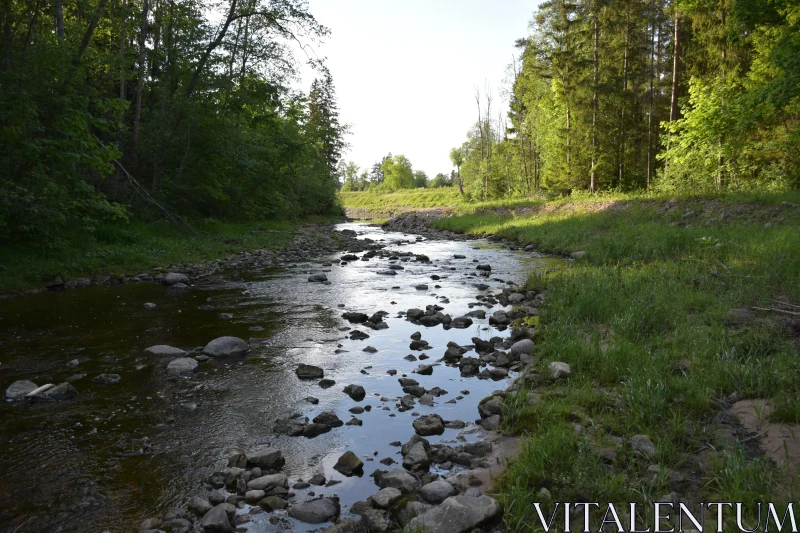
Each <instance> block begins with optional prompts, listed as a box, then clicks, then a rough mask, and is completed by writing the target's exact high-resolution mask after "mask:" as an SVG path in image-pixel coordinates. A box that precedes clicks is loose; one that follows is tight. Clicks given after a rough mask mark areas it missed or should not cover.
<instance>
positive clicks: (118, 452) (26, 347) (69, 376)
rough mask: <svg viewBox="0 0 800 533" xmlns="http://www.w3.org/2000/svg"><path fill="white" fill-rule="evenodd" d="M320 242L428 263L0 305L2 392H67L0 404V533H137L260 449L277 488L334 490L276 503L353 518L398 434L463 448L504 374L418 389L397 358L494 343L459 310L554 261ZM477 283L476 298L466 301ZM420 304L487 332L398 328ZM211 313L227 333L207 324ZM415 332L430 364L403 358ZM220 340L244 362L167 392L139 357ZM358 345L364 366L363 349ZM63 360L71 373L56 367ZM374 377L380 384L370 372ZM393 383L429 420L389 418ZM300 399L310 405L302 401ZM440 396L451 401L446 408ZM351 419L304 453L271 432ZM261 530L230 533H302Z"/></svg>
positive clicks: (460, 248) (296, 526)
mask: <svg viewBox="0 0 800 533" xmlns="http://www.w3.org/2000/svg"><path fill="white" fill-rule="evenodd" d="M336 229H337V230H354V231H355V232H356V233H357V234H358V238H359V239H364V238H369V239H372V240H374V241H375V242H378V243H380V244H383V245H385V246H386V249H387V250H391V251H396V252H401V253H403V252H413V253H414V254H425V255H427V256H428V257H429V258H430V262H417V261H414V257H413V256H412V257H411V258H410V259H411V260H410V261H397V262H396V264H399V265H402V266H403V267H404V269H403V270H398V271H397V275H395V276H384V275H378V273H377V272H378V271H379V270H385V269H386V268H387V266H388V264H389V261H388V260H387V259H385V258H380V257H375V258H373V259H371V260H369V261H361V260H358V261H351V262H349V263H347V264H346V265H344V266H343V265H341V264H340V263H339V256H340V255H341V254H343V253H346V252H347V250H342V251H341V254H337V255H336V256H327V257H319V258H317V259H316V260H314V261H308V262H304V263H287V264H284V265H283V266H282V267H280V268H270V269H263V268H262V269H250V270H232V269H229V270H225V271H223V272H220V273H218V274H216V275H214V276H212V277H210V278H207V279H205V280H203V282H202V283H196V284H194V285H192V286H191V287H190V288H189V289H186V290H173V289H168V288H167V287H165V286H163V285H159V284H156V283H126V284H122V285H118V286H111V285H98V286H93V287H89V288H84V289H76V290H67V291H62V292H49V293H43V294H38V295H34V296H26V297H22V298H16V299H11V300H5V301H2V302H0V363H1V364H0V386H2V388H3V390H5V388H6V387H8V386H9V385H10V384H11V383H12V382H14V381H16V380H23V379H26V380H31V381H33V382H35V383H36V384H38V385H43V384H46V383H62V382H64V381H69V382H71V383H72V385H73V386H74V387H75V388H76V389H77V391H78V393H79V394H78V396H77V397H75V398H73V399H71V400H67V401H62V402H58V403H29V402H4V403H3V404H2V405H0V421H1V422H2V425H1V426H0V427H2V430H0V447H1V449H2V451H3V453H2V455H0V502H2V503H0V532H9V533H11V532H17V533H25V532H45V531H46V532H48V533H50V532H84V533H88V532H97V533H101V532H105V531H109V532H113V533H117V532H131V531H137V525H138V524H139V523H140V522H141V521H142V520H143V519H145V518H148V517H152V516H157V515H162V514H163V513H164V512H166V511H167V510H169V509H171V508H173V507H176V506H178V507H181V506H184V507H185V504H186V501H187V500H188V498H189V497H191V496H194V495H203V494H207V493H208V492H210V491H211V490H212V489H210V487H208V486H207V484H206V483H205V480H206V479H207V478H208V477H209V475H211V474H212V473H214V472H216V471H220V470H222V469H223V468H225V467H226V466H227V461H228V457H230V456H231V454H232V453H234V451H235V450H250V449H254V448H258V447H262V446H266V445H269V446H271V447H274V448H278V449H279V450H281V451H282V452H283V456H284V457H285V459H286V464H285V466H284V467H283V469H282V473H284V474H286V475H287V476H289V479H290V483H294V482H295V481H297V480H299V479H303V480H308V479H309V478H310V477H311V476H313V475H315V474H324V475H325V476H326V478H327V479H328V480H337V481H341V482H340V483H338V484H335V485H332V486H330V487H325V486H323V487H316V486H312V487H311V488H309V489H304V490H296V491H294V492H295V494H296V495H295V496H294V499H293V500H298V501H303V500H305V499H306V498H307V495H306V494H304V493H306V492H308V491H310V490H313V491H314V493H315V494H316V495H334V494H335V495H338V497H339V499H340V502H341V505H342V509H343V512H346V508H347V507H348V506H349V505H351V504H352V503H353V502H355V501H358V500H364V499H366V498H367V497H368V496H370V495H372V494H374V493H375V492H376V491H377V490H378V487H377V486H376V485H375V483H374V482H373V480H372V478H370V477H369V475H370V473H372V472H373V471H374V470H375V469H377V468H383V469H386V468H387V467H386V466H384V465H383V464H381V463H380V462H379V460H380V459H383V458H386V457H392V458H394V459H395V460H397V461H398V462H402V458H401V457H400V450H399V448H397V447H393V446H391V445H390V444H389V443H390V442H392V441H401V442H406V441H407V440H408V439H409V438H410V437H411V436H412V435H413V434H414V429H413V428H412V425H411V423H412V421H413V420H414V419H415V418H417V416H419V415H426V414H431V413H437V414H439V415H441V416H442V417H443V418H444V419H445V420H463V421H465V422H467V426H466V428H465V429H446V430H445V432H444V434H443V435H441V436H435V437H428V439H429V440H430V441H431V443H439V442H461V443H463V442H465V441H474V440H475V439H477V438H479V436H480V431H476V426H475V425H474V424H473V422H474V421H475V419H476V418H478V410H477V406H478V403H479V402H480V400H481V399H482V398H484V397H485V396H487V395H490V394H491V393H492V392H493V391H496V390H500V389H504V388H506V387H507V386H508V384H509V379H511V378H512V377H513V373H512V374H511V375H510V376H509V378H508V379H502V380H498V381H493V380H488V379H487V380H481V379H478V378H476V377H470V378H463V377H461V375H460V373H459V370H458V368H457V367H450V366H446V365H444V364H439V365H437V366H434V370H433V374H432V375H429V376H422V375H418V374H412V370H414V369H415V368H416V367H417V366H419V365H420V361H409V360H406V359H404V358H405V357H406V356H407V355H408V354H409V353H413V354H415V356H419V355H420V354H422V353H426V354H427V355H429V356H430V359H428V360H426V361H424V362H425V363H428V364H436V362H437V361H438V360H439V359H440V358H441V357H442V354H443V353H444V351H445V349H446V345H447V343H448V342H449V341H454V342H456V343H458V344H459V345H469V344H471V343H472V341H471V338H472V337H480V338H482V339H489V338H490V337H493V336H497V335H499V336H503V337H505V336H506V335H507V333H502V332H499V331H497V330H496V329H495V328H494V327H492V326H490V325H489V324H488V316H489V315H491V313H492V312H494V311H496V310H498V309H503V307H502V306H501V305H499V304H498V305H495V306H494V307H492V308H491V309H490V308H489V307H487V306H484V307H474V306H475V304H479V302H478V301H477V300H476V299H475V297H476V296H477V295H478V294H481V293H490V292H493V291H494V292H498V291H499V290H500V289H502V288H504V287H508V286H509V284H519V283H522V282H524V281H525V278H526V276H527V274H528V272H530V271H532V270H544V269H548V268H552V267H553V266H554V265H556V264H558V263H560V262H561V261H562V260H560V259H554V258H549V257H543V256H538V255H537V254H532V253H526V252H515V251H510V250H508V249H506V248H504V247H502V246H500V245H498V244H495V243H491V242H487V241H483V240H474V241H461V242H455V241H441V240H425V239H421V240H418V238H417V237H416V236H414V235H407V234H401V233H392V232H387V231H383V230H382V229H380V228H377V227H374V226H369V225H366V224H360V223H342V224H339V225H337V227H336ZM360 255H361V254H359V256H360ZM457 255H463V256H465V258H464V259H456V258H455V257H454V256H457ZM476 261H477V263H476ZM326 263H330V264H331V265H332V266H324V265H325V264H326ZM478 263H481V264H483V263H488V264H490V265H491V268H492V270H491V275H490V276H489V277H477V276H476V264H478ZM319 272H325V273H326V275H327V278H328V280H329V281H330V283H329V284H323V283H311V282H309V281H308V277H309V275H310V274H313V273H319ZM432 275H436V276H439V278H440V279H432V278H431V276H432ZM478 283H485V284H486V285H488V286H489V289H487V290H485V291H479V289H478V288H476V285H477V284H478ZM419 284H426V285H427V286H428V288H427V290H420V289H418V288H415V287H416V286H417V285H419ZM443 299H446V300H443ZM443 302H445V303H443ZM145 303H154V304H155V307H146V306H145ZM432 304H437V305H441V306H442V307H444V311H443V312H444V313H448V314H449V315H451V316H452V317H453V318H455V317H458V316H462V315H464V314H465V313H467V312H469V311H471V310H474V309H485V310H486V311H487V319H475V320H474V324H473V325H472V326H470V327H469V328H467V329H455V328H453V329H448V330H445V329H443V327H442V326H436V327H429V328H426V327H423V326H421V325H419V324H413V323H411V322H409V321H408V320H407V319H406V318H405V317H404V316H400V315H398V312H405V311H406V310H408V309H409V308H420V309H425V306H426V305H432ZM379 310H382V311H387V312H388V313H389V314H388V316H387V317H386V318H385V322H386V323H387V324H388V326H389V327H388V329H383V330H372V329H368V328H364V327H359V325H358V324H350V323H349V322H347V321H346V320H344V319H343V318H342V313H343V312H345V311H351V312H353V311H357V312H363V313H366V314H367V315H372V314H373V313H375V312H376V311H379ZM223 314H230V315H231V316H232V318H222V317H220V315H223ZM223 317H224V315H223ZM345 328H354V329H359V330H361V331H364V332H366V333H367V334H368V335H369V338H368V339H365V340H350V338H349V336H348V334H349V331H347V330H346V329H345ZM416 331H420V332H421V333H422V338H423V339H424V340H426V341H428V343H429V344H430V346H431V348H430V349H427V350H424V351H422V352H420V351H414V352H412V351H411V350H410V349H409V343H410V336H411V335H412V333H414V332H416ZM224 335H232V336H237V337H241V338H243V339H245V340H249V341H250V346H251V349H250V352H249V353H248V354H247V355H246V356H244V357H235V358H229V359H210V360H207V361H203V362H201V363H200V365H199V368H198V370H197V372H196V373H194V374H192V375H191V376H190V377H189V378H186V379H170V378H168V377H167V375H166V372H165V367H166V361H164V360H159V359H155V358H153V357H152V356H148V355H146V354H144V352H143V350H144V349H145V348H147V347H148V346H152V345H158V344H167V345H171V346H175V347H179V348H182V349H184V350H187V351H191V350H193V349H195V348H196V347H202V346H204V345H205V344H206V343H207V342H209V341H211V340H212V339H214V338H216V337H220V336H224ZM367 346H372V347H374V348H375V349H376V350H377V352H375V353H368V352H365V351H363V350H364V348H365V347H367ZM471 355H474V354H471ZM74 359H78V361H79V364H78V366H77V367H68V366H67V363H68V362H69V361H72V360H74ZM299 364H308V365H315V366H319V367H322V368H323V369H324V370H325V377H326V378H331V379H334V380H335V381H336V385H334V386H333V387H330V388H327V389H323V388H321V387H320V386H319V385H318V384H317V382H316V381H302V380H300V379H298V378H297V376H296V374H295V369H296V368H297V366H298V365H299ZM390 369H394V370H396V371H397V375H396V376H391V375H389V374H387V371H388V370H390ZM362 371H363V372H362ZM103 373H114V374H118V375H119V376H121V381H120V382H119V383H115V384H108V385H103V384H98V383H95V382H93V378H94V377H95V376H97V375H99V374H103ZM404 374H407V375H408V376H409V377H413V378H414V379H416V380H417V381H419V383H420V385H421V386H423V387H425V388H427V389H429V388H432V387H434V386H438V387H441V388H443V389H446V390H447V391H448V393H447V394H445V395H442V396H439V397H437V398H435V399H434V400H435V403H434V406H433V407H430V406H425V405H420V404H417V405H416V406H415V407H414V409H413V410H409V411H403V412H401V411H399V410H398V409H397V403H398V398H399V397H400V396H402V395H403V392H402V390H401V386H400V385H399V383H398V378H399V377H401V376H402V375H404ZM349 384H357V385H362V386H363V387H364V388H365V389H366V392H367V396H366V398H365V399H364V400H363V401H361V402H355V401H354V400H353V399H351V398H350V397H349V396H348V395H347V394H344V393H343V392H342V389H343V388H344V386H345V385H349ZM461 391H469V394H464V393H462V392H461ZM309 396H312V397H315V398H318V399H319V403H318V404H317V405H313V404H311V403H309V402H308V401H307V400H306V398H307V397H309ZM382 397H383V398H385V399H388V400H389V401H381V398H382ZM457 397H459V398H460V399H458V400H457V401H455V403H446V402H448V401H450V400H455V399H456V398H457ZM356 405H358V406H361V407H366V406H367V405H369V406H371V408H372V409H371V411H368V412H364V413H361V414H357V415H356V416H357V418H359V419H360V420H362V421H363V425H362V426H357V425H345V426H342V427H339V428H336V429H334V430H332V431H330V432H328V433H325V434H322V435H319V436H317V437H315V438H311V439H309V438H305V437H289V436H275V435H274V434H273V426H274V423H275V420H276V419H278V418H285V417H288V416H290V415H292V414H294V413H301V414H302V416H306V417H309V418H313V417H314V416H316V415H317V414H319V413H320V412H322V411H333V412H335V413H336V414H337V415H338V416H339V418H341V419H342V420H343V421H348V420H350V419H351V418H352V417H353V415H352V414H351V413H350V412H349V409H350V408H352V407H354V406H356ZM384 408H387V409H385V410H384ZM412 413H414V414H413V415H412ZM481 431H482V430H481ZM143 437H147V438H148V439H149V441H150V448H149V449H147V450H145V451H146V452H147V453H133V452H135V451H136V450H138V448H139V447H140V446H139V443H140V442H141V441H138V440H137V439H142V438H143ZM456 439H458V441H457V440H456ZM347 450H350V451H353V452H354V453H355V454H356V455H358V457H360V458H361V459H362V460H363V461H364V475H363V476H362V477H358V476H354V477H345V476H343V475H341V474H340V473H339V472H337V471H336V470H334V469H333V465H334V464H335V463H336V461H337V459H338V458H339V457H340V456H341V455H342V454H343V453H344V452H345V451H347ZM397 466H399V465H395V466H392V467H389V468H395V467H397ZM433 469H434V470H435V467H433ZM439 473H443V472H441V471H440V472H439ZM270 516H271V514H270V513H261V514H254V515H252V519H251V521H250V522H248V523H246V524H244V525H242V527H243V528H244V529H246V530H247V531H250V532H253V533H260V532H273V531H276V530H277V529H280V528H286V527H290V528H291V529H293V530H294V531H306V530H315V529H318V528H319V526H310V525H308V524H302V523H300V522H297V521H295V520H293V519H290V518H288V517H287V516H286V515H285V513H284V514H283V518H282V520H280V521H274V520H273V522H279V523H277V524H273V523H271V522H270V520H269V519H270Z"/></svg>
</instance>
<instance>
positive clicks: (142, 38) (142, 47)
mask: <svg viewBox="0 0 800 533" xmlns="http://www.w3.org/2000/svg"><path fill="white" fill-rule="evenodd" d="M149 7H150V2H149V0H143V3H142V22H141V25H140V28H139V72H138V77H139V79H138V81H137V82H136V95H135V97H134V98H135V104H134V105H135V110H134V116H133V136H132V138H131V169H132V172H133V174H136V166H137V164H138V159H139V126H140V124H141V119H142V93H143V92H144V76H145V65H144V64H145V59H146V53H147V48H146V41H147V10H148V9H149Z"/></svg>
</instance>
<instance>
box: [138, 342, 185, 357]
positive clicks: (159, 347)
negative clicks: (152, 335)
mask: <svg viewBox="0 0 800 533" xmlns="http://www.w3.org/2000/svg"><path fill="white" fill-rule="evenodd" d="M144 353H146V354H148V355H153V356H156V357H169V358H172V359H175V358H176V357H184V356H185V355H186V352H185V351H184V350H181V349H180V348H175V347H174V346H168V345H166V344H156V345H155V346H150V347H149V348H145V349H144Z"/></svg>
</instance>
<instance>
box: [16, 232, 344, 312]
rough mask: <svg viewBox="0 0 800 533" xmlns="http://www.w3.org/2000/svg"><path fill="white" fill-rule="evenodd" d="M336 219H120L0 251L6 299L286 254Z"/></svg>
mask: <svg viewBox="0 0 800 533" xmlns="http://www.w3.org/2000/svg"><path fill="white" fill-rule="evenodd" d="M330 220H332V219H330V218H323V217H319V218H310V219H306V220H302V221H262V222H242V223H235V222H220V221H211V220H207V221H199V222H196V223H194V224H192V226H191V227H185V228H178V227H177V226H175V225H173V224H171V223H169V222H167V221H161V222H157V223H155V224H145V223H144V222H141V221H136V220H132V221H131V222H124V221H119V222H116V223H113V224H107V225H101V226H99V227H97V228H96V230H95V231H94V232H91V233H86V232H76V233H74V234H72V235H60V236H59V237H58V238H57V239H51V240H48V241H47V242H45V243H40V242H37V243H28V244H18V245H8V246H5V247H2V248H0V295H6V296H13V295H17V294H20V293H29V294H35V293H37V292H41V291H46V290H48V289H61V288H64V287H70V286H85V285H90V284H97V283H107V282H113V283H120V282H125V281H131V280H134V278H136V279H135V281H138V280H139V279H141V278H146V277H147V276H154V275H156V274H157V273H158V272H157V271H156V270H155V268H159V269H160V268H162V267H168V266H170V265H189V264H193V263H203V262H208V261H212V260H216V259H220V258H224V257H226V256H231V255H232V254H238V253H241V252H250V251H252V250H267V251H270V250H280V249H282V248H285V247H286V246H288V245H289V244H290V243H291V242H292V239H293V238H294V237H295V235H296V232H297V231H298V229H299V228H301V227H303V225H308V224H321V223H326V222H328V221H330Z"/></svg>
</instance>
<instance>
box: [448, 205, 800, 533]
mask: <svg viewBox="0 0 800 533" xmlns="http://www.w3.org/2000/svg"><path fill="white" fill-rule="evenodd" d="M798 196H800V195H798V194H792V195H772V196H769V197H761V198H758V197H721V198H705V199H688V198H685V199H681V200H679V201H677V202H673V203H670V202H665V201H663V200H655V199H647V198H638V199H631V198H624V197H616V198H613V199H608V198H606V199H599V200H592V201H586V202H579V203H568V202H565V201H559V202H554V203H544V204H540V205H537V206H534V207H532V208H530V207H529V208H527V209H502V208H499V209H492V210H486V209H481V208H474V207H473V208H470V207H466V208H464V209H463V210H462V214H461V216H456V217H453V218H450V219H445V220H441V221H439V222H438V223H437V225H438V226H439V227H442V228H446V229H451V230H457V231H464V232H469V233H474V234H485V235H500V236H503V237H507V238H510V239H514V240H517V241H520V242H522V243H535V244H536V245H537V247H538V249H539V250H540V251H544V252H555V253H571V252H576V251H585V252H586V255H585V256H584V257H582V258H581V259H578V260H576V261H575V263H574V265H573V266H572V267H571V268H569V269H564V270H561V271H557V272H552V273H548V274H545V275H541V276H532V277H531V278H530V279H529V280H528V287H529V288H530V289H536V290H545V291H547V299H546V300H545V302H544V304H543V305H542V307H541V309H540V317H539V327H538V330H537V339H536V340H537V348H536V355H537V356H538V361H537V363H536V369H537V370H538V373H539V376H540V378H536V379H534V378H532V380H531V384H529V385H528V386H527V387H526V389H525V390H523V391H521V392H519V393H515V394H513V395H512V396H511V397H509V398H507V405H508V412H507V414H506V422H505V423H506V427H507V429H508V430H509V431H511V432H515V433H520V434H523V435H527V436H529V437H530V438H529V439H528V440H527V444H526V445H525V447H524V451H523V453H522V455H521V456H520V458H519V459H518V460H517V461H516V462H514V463H513V464H512V465H511V467H510V468H509V469H508V470H507V471H506V472H505V474H504V476H503V478H502V480H501V481H500V486H499V488H500V491H501V493H502V496H503V498H504V503H505V504H506V506H507V509H508V510H509V511H510V512H509V513H507V516H508V519H507V520H508V526H509V530H510V531H519V532H522V531H531V530H534V529H541V526H539V520H538V518H537V516H536V512H535V509H534V508H533V506H532V505H531V502H533V501H543V502H548V504H549V503H552V502H556V501H560V502H565V501H570V502H576V501H584V502H586V501H588V502H617V503H623V502H633V501H638V502H642V503H646V502H652V501H665V500H664V499H663V498H664V497H665V496H666V497H667V499H670V500H672V499H681V500H683V501H686V502H688V503H690V504H692V505H696V504H697V503H698V502H709V501H725V502H730V501H739V502H744V503H745V516H749V517H750V518H753V517H754V514H755V512H756V508H755V502H767V501H773V502H776V501H777V502H781V501H782V502H785V501H790V500H795V499H796V497H797V494H798V487H800V483H799V481H800V479H799V478H798V466H800V461H799V460H798V459H800V456H798V455H797V451H798V448H796V446H797V445H798V440H797V439H798V438H800V431H798V430H800V426H796V424H798V423H800V353H799V352H798V345H799V344H800V316H797V315H792V314H791V313H796V312H797V311H800V307H791V306H786V305H784V304H779V303H776V301H779V302H788V303H789V304H792V305H794V306H800V208H799V207H796V206H794V205H792V204H785V203H784V204H782V202H793V203H795V204H796V203H800V198H798ZM752 307H760V308H765V309H782V310H784V311H786V312H784V313H781V312H775V311H772V312H770V311H767V312H760V311H752V309H751V308H752ZM732 309H746V310H747V312H744V313H738V314H737V313H730V311H731V310H732ZM551 361H563V362H566V363H568V364H569V365H570V366H571V368H572V375H571V376H570V377H569V378H568V379H567V380H563V381H558V382H553V381H552V380H550V379H549V375H550V373H549V370H548V364H549V363H550V362H551ZM734 393H735V395H734V396H731V395H733V394H734ZM740 400H745V402H744V403H737V402H739V401H740ZM746 400H764V402H748V401H746ZM732 406H735V407H736V408H737V409H738V410H739V412H745V411H747V412H749V414H751V415H753V416H752V418H754V419H755V422H753V424H755V425H756V426H757V429H754V428H753V427H743V426H742V425H741V424H740V422H739V421H738V419H737V418H736V417H735V416H734V414H735V413H733V412H732V410H731V408H732ZM779 423H787V424H792V425H795V426H794V427H793V429H794V430H796V432H795V434H794V437H792V438H791V439H790V440H789V441H788V442H783V443H781V442H779V441H774V440H773V441H770V442H766V441H765V440H764V439H765V436H764V435H763V434H768V433H770V431H771V430H774V429H775V428H776V427H777V424H779ZM758 433H763V434H762V435H760V436H759V435H758ZM634 435H647V436H648V437H649V438H650V439H651V440H652V442H653V443H654V445H655V454H654V456H652V457H650V458H647V457H644V456H642V454H641V453H637V452H636V451H635V450H633V449H632V445H631V442H630V438H631V437H632V436H634ZM759 444H761V446H759ZM767 447H771V448H772V449H773V453H772V454H768V455H765V454H764V450H765V448H767ZM787 453H788V454H789V458H788V460H787V459H786V454H787ZM776 461H777V462H776ZM651 465H657V468H656V467H652V466H651ZM648 468H649V470H648ZM540 489H547V490H546V491H542V492H541V493H540ZM667 495H669V496H667ZM624 507H625V508H627V507H628V506H627V504H626V505H625V506H624ZM617 508H618V509H619V508H620V507H617ZM545 509H547V511H546V512H547V513H549V512H550V510H551V509H552V507H550V506H549V505H548V506H545ZM649 509H651V510H652V507H649ZM784 509H785V507H784ZM781 513H782V511H781ZM728 515H730V517H731V519H732V520H734V519H735V513H726V516H728ZM547 516H548V517H549V514H547ZM562 520H563V518H562ZM625 523H627V522H625ZM651 523H652V522H651ZM753 523H755V522H753ZM626 527H627V526H626Z"/></svg>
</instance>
